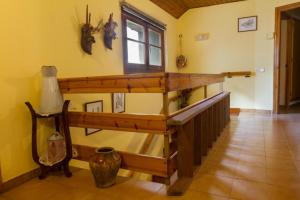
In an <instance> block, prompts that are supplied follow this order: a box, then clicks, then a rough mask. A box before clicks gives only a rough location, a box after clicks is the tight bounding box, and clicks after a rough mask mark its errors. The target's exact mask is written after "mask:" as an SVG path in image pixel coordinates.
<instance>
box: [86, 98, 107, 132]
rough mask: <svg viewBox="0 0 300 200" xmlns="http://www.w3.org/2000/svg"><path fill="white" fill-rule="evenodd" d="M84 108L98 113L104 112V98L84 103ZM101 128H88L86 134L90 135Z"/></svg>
mask: <svg viewBox="0 0 300 200" xmlns="http://www.w3.org/2000/svg"><path fill="white" fill-rule="evenodd" d="M84 108H85V112H96V113H100V112H103V100H99V101H92V102H87V103H85V104H84ZM101 130H102V129H95V128H86V129H85V135H86V136H88V135H91V134H93V133H96V132H99V131H101Z"/></svg>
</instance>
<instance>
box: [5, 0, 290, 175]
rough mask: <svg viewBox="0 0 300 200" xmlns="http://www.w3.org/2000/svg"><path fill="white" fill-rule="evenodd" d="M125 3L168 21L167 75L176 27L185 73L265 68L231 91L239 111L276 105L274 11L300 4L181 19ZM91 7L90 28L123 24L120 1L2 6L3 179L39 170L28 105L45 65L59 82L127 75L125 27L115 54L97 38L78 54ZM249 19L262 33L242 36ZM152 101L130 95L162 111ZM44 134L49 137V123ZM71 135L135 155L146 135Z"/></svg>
mask: <svg viewBox="0 0 300 200" xmlns="http://www.w3.org/2000/svg"><path fill="white" fill-rule="evenodd" d="M128 2H129V3H131V4H132V5H134V6H136V7H137V8H139V9H141V10H144V11H145V12H146V13H148V14H150V15H152V16H153V17H155V18H157V19H159V20H161V21H163V22H165V23H166V24H167V32H166V41H167V42H166V49H167V63H166V65H167V70H168V71H176V68H175V56H176V52H177V49H178V48H177V42H178V41H177V35H178V31H177V30H179V29H180V30H181V31H180V32H182V33H183V34H184V53H185V54H186V55H187V56H188V58H189V67H188V68H187V69H185V70H183V72H205V73H216V72H222V71H234V70H252V71H254V70H255V69H256V68H258V67H264V68H266V72H265V73H261V74H257V76H256V77H255V78H250V79H244V78H238V79H232V80H228V81H227V83H226V87H225V88H226V89H228V90H230V91H232V92H233V93H232V106H234V107H242V108H258V109H271V108H272V80H273V75H272V74H273V40H267V39H266V34H267V33H271V32H273V31H274V13H275V7H276V6H281V5H284V4H288V3H292V2H296V1H293V0H289V1H288V0H263V1H262V0H248V1H243V2H237V3H232V4H225V5H219V6H212V7H207V8H199V9H193V10H190V11H188V12H187V13H186V14H185V15H184V16H183V17H182V18H181V19H180V20H179V21H177V20H176V19H174V18H172V17H171V16H170V15H169V14H167V13H165V12H164V11H162V10H161V9H160V8H158V7H157V6H155V5H154V4H152V3H151V2H150V1H148V0H128ZM87 3H88V4H89V6H90V10H91V12H92V22H93V24H96V23H97V21H98V20H100V19H102V18H104V21H106V20H107V18H108V16H109V14H110V12H113V13H114V18H115V20H116V21H117V22H118V24H119V25H120V24H121V23H120V9H119V1H118V0H110V1H108V0H86V1H81V0H64V1H59V0H51V1H50V0H48V1H45V0H44V1H40V0H27V1H18V0H10V1H0V11H1V12H0V24H1V32H0V38H1V40H0V55H1V59H0V68H1V73H0V88H1V92H2V98H1V100H0V110H1V112H0V133H1V140H0V163H1V170H2V173H3V174H2V176H3V179H4V181H7V180H9V179H11V178H13V177H15V176H18V175H20V174H22V173H25V172H27V171H29V170H31V169H33V168H35V167H36V165H35V164H34V163H33V162H32V159H31V146H30V145H31V133H30V115H29V112H28V110H27V109H26V107H25V106H24V101H26V100H29V101H31V102H32V103H33V104H34V105H35V106H37V105H38V102H39V90H40V78H39V77H40V72H39V70H40V67H41V66H42V65H55V66H57V68H58V70H59V77H72V76H92V75H108V74H109V75H110V74H122V70H123V63H122V45H121V39H120V38H121V32H120V27H119V28H118V37H119V39H117V40H115V41H114V43H113V49H114V50H113V51H109V50H106V49H105V48H104V47H103V44H102V42H101V39H100V36H99V35H98V36H96V37H97V43H96V44H95V45H94V49H93V55H92V56H88V55H86V54H84V53H83V52H82V51H81V50H80V45H79V41H80V34H79V33H80V24H81V23H83V21H84V18H85V16H84V15H85V12H84V11H85V5H86V4H87ZM248 15H258V17H259V22H258V24H259V27H258V28H259V29H258V31H256V32H249V33H240V34H239V33H237V28H236V27H237V18H238V17H242V16H248ZM206 32H209V33H210V39H209V40H208V41H203V42H196V41H195V39H194V37H195V36H196V34H198V33H206ZM148 97H149V96H146V95H127V101H126V102H127V103H126V110H127V111H128V112H146V113H158V112H159V111H160V109H161V100H157V101H153V99H154V98H155V99H159V98H160V96H159V95H152V96H151V98H148ZM66 98H71V99H72V100H73V104H72V105H71V109H72V110H81V109H82V103H83V102H86V101H90V100H96V99H103V100H104V105H105V107H104V111H107V112H109V111H111V103H110V96H109V95H89V96H80V95H72V96H71V95H69V96H67V97H66ZM150 105H151V106H150ZM39 129H40V130H41V132H49V123H46V126H41V127H40V128H39ZM45 137H46V136H45ZM45 137H44V138H40V139H41V140H42V139H45ZM72 137H73V141H74V143H81V144H88V145H94V146H101V145H109V146H114V147H116V148H118V149H121V150H122V149H126V150H127V149H130V150H131V151H137V150H138V148H139V146H140V145H141V141H142V140H143V138H144V137H145V136H144V135H140V134H139V135H134V134H132V133H119V134H111V133H110V132H109V131H102V132H100V133H99V134H97V135H92V136H89V137H85V136H84V132H83V130H79V129H72ZM152 153H153V154H158V153H161V149H160V148H156V149H155V148H154V149H153V151H152ZM75 164H76V163H75Z"/></svg>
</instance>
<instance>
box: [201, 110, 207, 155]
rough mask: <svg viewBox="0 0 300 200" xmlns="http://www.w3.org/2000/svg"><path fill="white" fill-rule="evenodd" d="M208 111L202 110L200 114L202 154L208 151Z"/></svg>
mask: <svg viewBox="0 0 300 200" xmlns="http://www.w3.org/2000/svg"><path fill="white" fill-rule="evenodd" d="M208 121H209V120H208V111H207V110H206V111H204V112H203V114H202V115H201V147H202V156H206V155H207V153H208V148H207V139H206V138H207V131H208Z"/></svg>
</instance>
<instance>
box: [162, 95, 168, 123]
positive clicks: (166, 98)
mask: <svg viewBox="0 0 300 200" xmlns="http://www.w3.org/2000/svg"><path fill="white" fill-rule="evenodd" d="M163 114H164V115H165V116H166V117H167V116H169V97H168V93H167V92H166V93H163Z"/></svg>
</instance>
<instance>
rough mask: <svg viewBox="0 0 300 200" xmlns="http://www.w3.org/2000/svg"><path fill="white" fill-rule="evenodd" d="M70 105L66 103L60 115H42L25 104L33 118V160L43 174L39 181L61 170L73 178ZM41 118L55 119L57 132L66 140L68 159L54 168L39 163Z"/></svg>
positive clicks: (28, 104)
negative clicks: (38, 140)
mask: <svg viewBox="0 0 300 200" xmlns="http://www.w3.org/2000/svg"><path fill="white" fill-rule="evenodd" d="M69 103H70V101H69V100H67V101H65V102H64V105H63V109H62V112H60V113H55V114H50V115H41V114H39V113H36V112H35V110H34V109H33V107H32V105H31V104H30V103H29V102H25V104H26V105H27V107H28V109H29V110H30V113H31V117H32V158H33V160H34V161H35V162H36V163H37V164H38V165H39V166H40V168H41V174H40V176H39V179H44V178H46V177H47V175H48V173H49V172H50V171H54V170H61V169H62V168H63V170H64V174H65V176H66V177H71V176H72V173H71V172H70V169H69V162H70V160H71V159H72V140H71V136H70V130H69V125H68V124H69V123H68V106H69ZM41 118H54V119H55V127H56V131H57V132H60V133H61V134H62V135H63V136H64V138H65V143H66V157H65V158H64V159H63V160H62V161H60V162H58V163H56V164H54V165H52V166H47V165H44V164H42V163H40V162H39V158H40V156H39V154H38V150H37V122H38V119H41Z"/></svg>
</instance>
